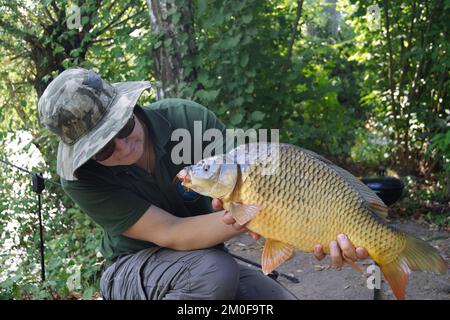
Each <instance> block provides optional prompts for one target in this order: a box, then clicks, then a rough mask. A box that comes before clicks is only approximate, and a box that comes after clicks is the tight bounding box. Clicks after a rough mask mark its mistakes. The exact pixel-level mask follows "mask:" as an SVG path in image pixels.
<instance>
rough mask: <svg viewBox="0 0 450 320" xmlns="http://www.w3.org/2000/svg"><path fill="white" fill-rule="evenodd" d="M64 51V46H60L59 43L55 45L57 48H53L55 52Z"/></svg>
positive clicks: (55, 53)
mask: <svg viewBox="0 0 450 320" xmlns="http://www.w3.org/2000/svg"><path fill="white" fill-rule="evenodd" d="M61 52H64V48H63V47H62V46H60V45H59V44H56V45H55V48H54V49H53V54H54V55H57V54H58V53H61Z"/></svg>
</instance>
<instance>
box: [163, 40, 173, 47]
mask: <svg viewBox="0 0 450 320" xmlns="http://www.w3.org/2000/svg"><path fill="white" fill-rule="evenodd" d="M171 44H172V38H169V39H166V40H164V47H166V48H168V47H170V45H171Z"/></svg>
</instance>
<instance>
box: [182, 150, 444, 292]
mask: <svg viewBox="0 0 450 320" xmlns="http://www.w3.org/2000/svg"><path fill="white" fill-rule="evenodd" d="M178 177H179V178H180V179H181V180H182V185H183V186H185V187H187V188H189V189H192V190H194V191H196V192H198V193H200V194H203V195H206V196H210V197H212V198H218V199H220V200H222V202H223V207H224V209H225V210H228V211H230V212H231V214H232V216H233V218H235V219H236V221H237V222H239V223H240V224H241V225H244V224H246V227H247V229H248V230H250V231H252V232H255V233H257V234H260V235H261V236H263V237H264V238H265V244H264V248H263V252H262V270H263V272H264V273H265V274H268V273H270V272H271V271H272V270H273V269H275V268H276V267H277V266H279V265H280V264H281V263H283V262H284V261H286V260H287V259H289V258H290V257H291V256H292V255H293V252H294V248H297V249H300V250H302V251H305V252H313V249H314V246H315V245H316V244H328V243H330V242H331V241H333V240H335V239H336V237H337V235H338V234H340V233H344V234H346V235H347V237H348V238H349V239H350V240H351V241H352V243H353V244H354V245H355V247H357V246H361V247H364V248H365V249H366V250H367V252H368V253H369V255H370V257H371V258H372V259H373V260H374V261H375V262H376V263H377V264H378V265H379V266H380V268H381V270H382V272H383V274H384V276H385V278H386V280H387V281H388V283H389V284H390V286H391V288H392V291H393V292H394V294H395V296H396V297H397V299H404V296H405V288H406V285H407V282H408V278H409V274H410V273H411V271H416V270H426V271H432V272H439V273H445V272H446V271H447V263H446V261H445V260H444V259H443V258H442V257H441V256H440V255H439V253H438V251H437V250H436V249H435V248H433V247H432V246H430V245H428V244H427V243H425V242H424V241H422V240H419V239H417V238H414V237H413V236H410V235H408V234H406V233H404V232H401V231H399V230H397V229H395V228H393V227H392V226H390V225H388V223H387V221H386V217H387V211H388V208H387V206H386V205H385V204H384V203H383V201H382V200H381V199H380V198H379V197H378V196H377V195H376V194H375V193H374V192H373V191H372V190H371V189H370V188H368V187H367V186H366V185H365V184H364V183H362V182H361V181H359V180H358V179H357V178H356V177H354V176H353V175H352V174H351V173H349V172H348V171H346V170H344V169H342V168H340V167H339V166H337V165H335V164H334V163H332V162H331V161H329V160H327V159H326V158H324V157H322V156H320V155H318V154H316V153H314V152H312V151H309V150H306V149H302V148H300V147H297V146H294V145H289V144H278V143H253V144H246V145H241V146H239V147H237V148H235V149H233V150H231V151H230V152H228V153H226V154H224V155H219V156H213V157H210V158H207V159H203V160H202V161H200V162H199V163H197V164H195V165H192V166H188V167H185V168H184V169H183V170H182V171H180V173H179V174H178ZM323 247H324V251H325V252H326V253H329V252H328V246H326V245H324V246H323Z"/></svg>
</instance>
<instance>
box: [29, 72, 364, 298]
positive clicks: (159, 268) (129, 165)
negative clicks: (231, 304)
mask: <svg viewBox="0 0 450 320" xmlns="http://www.w3.org/2000/svg"><path fill="white" fill-rule="evenodd" d="M149 87H150V85H149V83H148V82H146V81H142V82H122V83H115V84H109V83H108V82H107V81H105V80H103V79H102V78H101V77H100V76H99V75H98V74H97V73H95V72H93V71H88V70H85V69H82V68H73V69H68V70H66V71H64V72H62V73H61V74H60V75H59V76H58V77H56V78H55V79H54V80H53V81H52V82H51V83H50V84H49V86H48V87H47V89H46V90H45V92H44V94H43V95H42V97H41V98H40V100H39V105H38V107H39V118H40V120H41V122H42V124H43V125H44V126H45V127H47V128H48V129H49V130H51V131H52V132H54V133H55V134H57V135H58V136H59V137H60V139H61V141H60V144H59V148H58V155H57V172H58V174H59V175H60V176H61V182H62V186H63V189H64V191H65V192H66V193H67V194H68V195H69V196H70V197H71V198H72V199H73V200H74V201H75V202H76V203H77V204H78V205H79V206H80V208H81V209H82V210H83V211H84V212H86V213H87V214H88V215H89V216H90V217H91V218H92V219H93V220H94V221H95V222H97V223H98V224H99V225H100V226H101V227H102V228H103V231H104V237H103V240H102V246H101V252H102V254H103V256H104V257H105V259H106V261H107V269H106V270H105V271H104V272H103V275H102V278H101V292H102V295H103V297H104V298H105V299H295V296H294V295H293V294H292V293H290V292H289V291H288V290H287V289H286V288H284V287H283V286H281V285H280V284H279V283H278V282H276V281H274V280H272V279H271V278H269V277H267V276H264V275H263V274H262V273H261V272H260V271H258V270H254V269H250V268H248V267H245V266H242V265H239V264H237V263H236V261H235V260H234V259H233V258H232V257H231V256H230V255H229V254H228V253H227V251H226V250H225V248H224V245H223V242H224V241H226V240H229V239H231V238H232V237H234V236H236V235H239V234H241V233H242V232H244V231H245V228H243V226H239V225H238V224H237V223H236V221H235V220H234V219H233V218H232V217H231V216H230V214H228V213H225V212H224V211H217V212H213V208H212V205H213V206H214V209H215V210H220V209H221V204H220V201H218V200H217V199H214V200H213V201H212V203H211V199H208V198H206V197H203V196H200V195H198V194H195V193H192V192H191V193H189V192H186V190H184V188H182V187H181V185H180V184H179V182H178V181H177V179H175V177H176V174H177V173H178V172H179V171H180V170H181V169H182V167H183V166H184V164H175V163H174V162H173V161H172V159H171V150H172V148H173V147H174V146H175V145H176V143H177V142H176V141H172V140H171V134H172V132H173V131H174V130H175V129H177V128H185V129H187V130H188V131H189V132H190V133H191V136H194V134H193V131H194V121H201V122H202V130H203V131H206V130H208V129H211V128H216V129H219V130H221V131H222V132H225V126H224V125H223V124H222V123H221V122H220V121H219V120H218V119H217V118H216V117H215V115H214V114H213V113H212V112H210V111H209V110H207V109H206V108H204V107H203V106H201V105H199V104H197V103H194V102H191V101H187V100H182V99H166V100H162V101H158V102H156V103H154V104H152V105H150V106H149V107H144V108H141V107H140V106H139V105H137V104H136V103H137V100H138V99H139V97H140V95H141V93H142V92H143V91H144V90H145V89H147V88H149ZM192 143H194V142H192ZM255 237H256V236H255ZM341 250H342V251H341ZM330 252H331V257H332V261H333V264H334V265H335V266H337V267H339V266H341V265H342V254H343V253H344V254H345V255H346V256H347V257H350V258H352V259H353V260H355V259H357V258H365V257H367V252H366V251H365V250H364V249H363V248H356V249H355V248H354V247H353V245H352V244H351V242H350V240H348V239H347V238H345V237H344V238H343V239H338V241H333V242H332V243H331V244H330ZM315 255H316V257H317V258H318V259H321V258H323V257H324V253H323V250H322V248H321V245H317V246H316V248H315Z"/></svg>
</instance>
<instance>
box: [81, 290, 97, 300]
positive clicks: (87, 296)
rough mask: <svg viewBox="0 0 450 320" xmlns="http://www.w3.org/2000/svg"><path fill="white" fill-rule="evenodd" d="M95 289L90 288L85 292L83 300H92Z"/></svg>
mask: <svg viewBox="0 0 450 320" xmlns="http://www.w3.org/2000/svg"><path fill="white" fill-rule="evenodd" d="M94 292H95V289H94V288H93V287H89V288H87V289H86V290H84V292H83V300H92V295H93V294H94Z"/></svg>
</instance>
